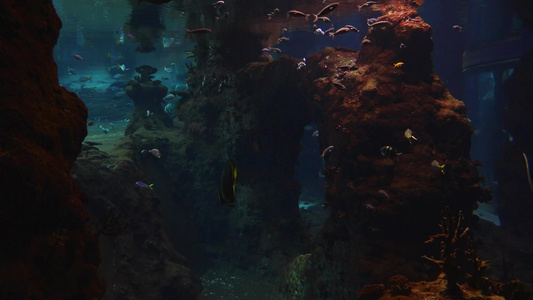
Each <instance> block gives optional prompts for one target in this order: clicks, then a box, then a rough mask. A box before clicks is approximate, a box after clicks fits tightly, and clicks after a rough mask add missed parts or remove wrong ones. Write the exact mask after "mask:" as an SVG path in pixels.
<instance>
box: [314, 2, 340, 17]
mask: <svg viewBox="0 0 533 300" xmlns="http://www.w3.org/2000/svg"><path fill="white" fill-rule="evenodd" d="M337 6H339V2H333V3H330V4H328V5H326V6H325V7H324V8H322V9H321V10H320V11H319V12H318V13H317V14H316V16H317V18H319V17H323V16H324V15H327V14H329V13H331V12H332V11H334V10H335V9H336V8H337Z"/></svg>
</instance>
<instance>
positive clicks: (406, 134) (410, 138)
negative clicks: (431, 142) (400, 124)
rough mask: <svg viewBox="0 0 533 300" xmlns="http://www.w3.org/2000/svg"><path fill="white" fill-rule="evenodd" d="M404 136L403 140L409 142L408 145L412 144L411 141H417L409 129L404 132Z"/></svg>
mask: <svg viewBox="0 0 533 300" xmlns="http://www.w3.org/2000/svg"><path fill="white" fill-rule="evenodd" d="M404 135H405V138H407V139H408V140H409V144H412V143H413V140H415V141H416V140H417V138H415V136H414V135H413V131H412V130H411V129H409V128H407V129H406V130H405V132H404Z"/></svg>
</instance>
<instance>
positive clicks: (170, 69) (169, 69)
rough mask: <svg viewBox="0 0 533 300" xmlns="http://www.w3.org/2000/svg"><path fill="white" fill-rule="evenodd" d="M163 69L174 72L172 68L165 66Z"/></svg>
mask: <svg viewBox="0 0 533 300" xmlns="http://www.w3.org/2000/svg"><path fill="white" fill-rule="evenodd" d="M163 71H165V72H167V73H172V72H174V71H173V70H172V68H167V67H163Z"/></svg>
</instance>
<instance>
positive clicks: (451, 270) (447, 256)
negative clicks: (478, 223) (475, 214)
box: [422, 207, 470, 296]
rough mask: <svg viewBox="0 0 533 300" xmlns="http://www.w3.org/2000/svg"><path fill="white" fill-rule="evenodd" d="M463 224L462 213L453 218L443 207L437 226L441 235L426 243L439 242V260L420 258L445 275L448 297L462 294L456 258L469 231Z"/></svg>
mask: <svg viewBox="0 0 533 300" xmlns="http://www.w3.org/2000/svg"><path fill="white" fill-rule="evenodd" d="M463 222H464V218H463V212H462V211H459V212H458V215H457V217H454V216H453V215H452V213H451V211H450V208H449V207H445V208H444V210H443V211H442V212H441V223H440V224H439V227H440V229H441V233H438V234H434V235H432V236H430V237H429V239H428V240H427V241H426V243H432V242H436V241H438V242H440V247H441V251H440V259H434V258H430V257H428V256H425V255H424V256H422V257H423V258H425V259H427V260H429V261H431V262H433V263H435V264H437V265H438V266H439V268H440V269H441V271H442V272H443V273H444V274H445V275H446V280H447V283H446V291H444V293H445V294H446V295H448V296H461V294H462V292H461V289H460V288H459V281H460V279H461V275H463V274H462V273H461V272H462V271H461V266H460V265H459V259H458V256H459V255H460V251H461V248H463V247H464V246H463V245H464V243H466V241H467V238H468V236H467V234H468V232H469V230H470V229H469V227H465V226H464V225H463Z"/></svg>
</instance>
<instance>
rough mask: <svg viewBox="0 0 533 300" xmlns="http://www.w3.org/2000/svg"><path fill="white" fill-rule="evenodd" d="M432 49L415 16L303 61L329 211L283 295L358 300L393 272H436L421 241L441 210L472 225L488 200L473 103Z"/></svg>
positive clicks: (413, 275) (406, 13) (393, 18)
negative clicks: (458, 92)
mask: <svg viewBox="0 0 533 300" xmlns="http://www.w3.org/2000/svg"><path fill="white" fill-rule="evenodd" d="M378 22H379V23H378ZM431 50H432V40H431V28H430V26H429V25H427V24H426V23H424V22H423V21H422V19H421V18H419V17H418V16H417V15H416V11H415V10H409V9H407V10H399V11H394V12H389V13H388V14H387V15H385V16H382V17H380V18H378V19H377V20H375V24H374V25H373V26H371V29H370V31H369V33H368V35H367V36H366V37H365V41H364V42H363V45H362V48H361V50H360V52H358V53H357V52H356V51H354V50H351V49H342V48H326V49H324V50H323V51H321V52H320V53H318V54H316V55H313V56H311V57H309V58H308V59H307V62H308V63H307V72H308V74H306V75H305V76H306V77H307V78H309V79H310V80H312V81H311V82H310V85H311V87H310V88H309V98H310V99H312V101H315V102H316V103H318V105H319V106H320V111H321V114H320V116H319V117H318V119H317V120H316V122H317V124H318V126H319V132H320V136H319V139H320V149H321V151H322V150H326V149H328V147H330V146H332V148H329V149H330V150H327V151H324V152H323V154H324V160H325V162H326V167H325V170H324V174H325V176H326V178H327V180H328V186H327V187H326V201H327V205H328V206H329V209H330V210H331V213H330V218H329V219H328V221H327V222H326V224H325V226H324V228H323V231H322V233H321V234H320V237H319V240H318V242H317V243H316V245H315V249H314V250H313V251H312V252H311V255H310V257H308V258H307V259H306V260H305V261H306V263H305V265H303V266H300V269H304V270H306V272H305V274H306V275H305V276H304V278H300V281H299V282H300V284H299V285H298V284H294V280H292V282H291V281H288V282H286V286H285V292H286V294H289V295H290V294H291V292H292V291H295V290H296V291H298V293H300V294H301V293H304V294H305V295H306V296H308V297H311V298H313V297H315V298H320V299H333V298H335V299H354V298H355V297H356V291H357V290H358V288H359V287H360V286H361V285H362V284H364V283H370V282H386V281H387V279H388V278H389V277H391V276H392V275H396V274H402V275H404V276H406V277H407V278H409V279H410V280H422V279H424V276H425V274H431V272H429V273H426V271H427V270H428V266H430V265H428V264H427V262H425V261H424V260H422V259H421V256H422V255H424V254H428V255H430V254H432V252H434V254H437V252H436V251H434V250H435V249H432V248H430V247H428V246H426V245H425V244H424V241H425V240H426V239H427V238H428V236H429V235H431V234H433V233H435V232H436V231H438V220H439V215H440V212H441V211H442V210H443V208H444V207H445V206H448V207H450V208H451V209H452V211H454V212H456V211H458V210H462V211H463V213H464V215H465V216H466V217H465V218H466V222H467V224H469V223H470V222H471V217H470V216H471V213H472V210H473V208H474V206H475V203H476V201H481V202H485V201H488V200H489V199H490V193H489V192H488V191H487V190H484V189H482V188H481V187H480V185H479V180H480V178H479V177H478V174H477V170H476V166H475V164H474V163H473V162H472V161H471V160H470V157H469V150H470V136H471V134H472V129H471V126H470V124H469V122H468V120H467V118H466V116H465V113H466V107H465V105H464V104H463V103H462V102H461V101H458V100H457V99H455V98H454V97H453V96H452V95H451V94H450V93H449V92H448V90H447V89H446V87H445V85H444V83H443V82H442V81H440V80H439V78H438V77H437V76H436V75H435V74H433V72H432V67H431V65H432V64H431ZM407 129H410V130H411V131H412V136H414V137H415V138H416V139H414V138H412V137H410V136H409V135H407V134H406V130H407ZM384 147H385V148H384ZM433 161H436V163H433ZM304 283H305V284H304ZM295 286H296V287H295Z"/></svg>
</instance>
